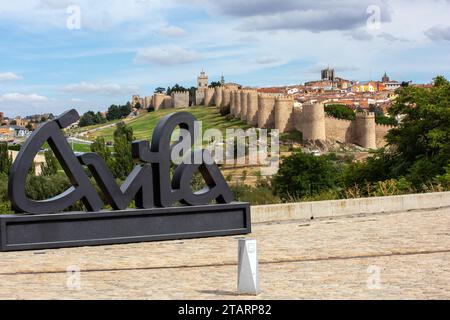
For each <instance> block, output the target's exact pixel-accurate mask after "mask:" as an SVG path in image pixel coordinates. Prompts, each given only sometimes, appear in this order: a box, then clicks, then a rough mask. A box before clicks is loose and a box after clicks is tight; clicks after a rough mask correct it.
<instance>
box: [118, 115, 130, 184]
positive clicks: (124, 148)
mask: <svg viewBox="0 0 450 320" xmlns="http://www.w3.org/2000/svg"><path fill="white" fill-rule="evenodd" d="M133 140H134V137H133V128H131V127H128V126H127V125H125V124H124V123H123V122H120V123H118V124H117V128H116V131H114V167H113V171H114V175H115V177H116V178H118V179H121V180H125V179H126V177H127V176H128V175H129V174H130V172H131V170H132V169H133V165H134V161H133V155H132V152H131V145H132V142H133Z"/></svg>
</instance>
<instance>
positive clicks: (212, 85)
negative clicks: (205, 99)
mask: <svg viewBox="0 0 450 320" xmlns="http://www.w3.org/2000/svg"><path fill="white" fill-rule="evenodd" d="M220 86H222V83H221V82H220V81H213V82H211V84H210V85H209V87H210V88H215V87H220Z"/></svg>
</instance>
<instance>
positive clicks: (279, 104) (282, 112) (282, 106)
mask: <svg viewBox="0 0 450 320" xmlns="http://www.w3.org/2000/svg"><path fill="white" fill-rule="evenodd" d="M293 112H294V99H293V98H292V97H290V96H288V97H278V98H276V100H275V129H278V130H279V132H280V133H284V132H289V131H292V130H294V114H293Z"/></svg>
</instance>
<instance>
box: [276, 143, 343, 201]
mask: <svg viewBox="0 0 450 320" xmlns="http://www.w3.org/2000/svg"><path fill="white" fill-rule="evenodd" d="M340 170H341V169H340V167H337V165H335V164H334V163H333V162H332V161H331V160H330V158H329V157H328V156H319V157H317V156H314V155H312V154H305V153H302V152H301V151H295V152H294V153H293V154H292V155H291V156H289V157H287V158H285V159H284V160H283V161H282V163H281V165H280V170H279V171H278V173H277V175H276V176H275V177H274V179H273V186H274V188H275V192H276V193H277V194H278V195H279V196H280V197H281V198H283V199H285V200H286V199H289V198H291V197H294V198H303V197H307V196H313V195H316V194H318V193H320V192H323V191H328V190H330V189H333V188H336V187H337V182H338V179H337V176H338V175H337V173H338V172H340Z"/></svg>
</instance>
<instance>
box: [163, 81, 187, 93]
mask: <svg viewBox="0 0 450 320" xmlns="http://www.w3.org/2000/svg"><path fill="white" fill-rule="evenodd" d="M177 91H179V92H185V91H189V90H188V89H186V88H185V87H183V86H180V85H179V84H178V83H177V84H175V85H174V86H173V88H170V87H168V88H167V91H166V94H167V95H171V94H172V92H177Z"/></svg>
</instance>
